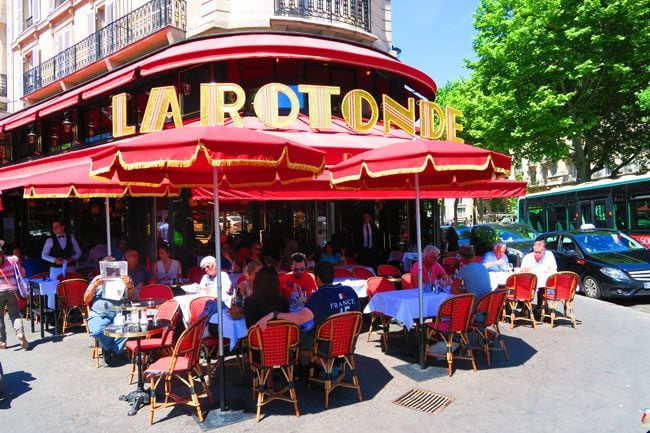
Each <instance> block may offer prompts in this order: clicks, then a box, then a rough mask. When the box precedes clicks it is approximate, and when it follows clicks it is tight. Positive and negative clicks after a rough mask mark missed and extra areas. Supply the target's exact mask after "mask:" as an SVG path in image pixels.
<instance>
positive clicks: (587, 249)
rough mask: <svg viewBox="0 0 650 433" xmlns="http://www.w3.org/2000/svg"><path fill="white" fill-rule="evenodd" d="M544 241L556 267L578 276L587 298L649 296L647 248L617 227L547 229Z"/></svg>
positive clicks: (649, 267)
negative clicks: (554, 230)
mask: <svg viewBox="0 0 650 433" xmlns="http://www.w3.org/2000/svg"><path fill="white" fill-rule="evenodd" d="M537 239H540V240H543V241H545V242H546V249H547V250H549V251H552V252H553V254H554V255H555V260H556V261H557V266H558V270H560V271H573V272H575V273H576V274H578V275H579V276H580V281H581V283H582V291H583V292H584V294H585V295H587V296H589V297H590V298H616V297H618V298H621V297H630V296H643V295H650V250H648V249H647V248H646V247H645V246H643V245H642V244H640V243H639V242H637V241H636V240H634V239H633V238H632V237H630V236H628V235H626V234H625V233H622V232H620V231H617V230H609V229H581V230H569V231H557V232H549V233H545V234H543V235H541V236H539V237H538V238H537Z"/></svg>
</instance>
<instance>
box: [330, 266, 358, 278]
mask: <svg viewBox="0 0 650 433" xmlns="http://www.w3.org/2000/svg"><path fill="white" fill-rule="evenodd" d="M334 278H354V274H353V273H352V271H351V270H349V269H346V268H334Z"/></svg>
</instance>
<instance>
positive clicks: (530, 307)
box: [525, 301, 537, 329]
mask: <svg viewBox="0 0 650 433" xmlns="http://www.w3.org/2000/svg"><path fill="white" fill-rule="evenodd" d="M525 305H526V308H528V317H530V321H531V322H533V329H537V325H536V324H535V315H534V314H533V304H532V302H531V301H526V302H525Z"/></svg>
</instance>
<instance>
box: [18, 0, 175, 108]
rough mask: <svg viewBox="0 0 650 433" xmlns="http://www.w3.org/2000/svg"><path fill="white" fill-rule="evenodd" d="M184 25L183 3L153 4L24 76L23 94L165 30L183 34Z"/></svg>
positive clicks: (158, 1)
mask: <svg viewBox="0 0 650 433" xmlns="http://www.w3.org/2000/svg"><path fill="white" fill-rule="evenodd" d="M186 22H187V13H186V4H185V0H152V1H150V2H149V3H147V4H145V5H143V6H141V7H139V8H138V9H136V10H134V11H133V12H131V13H129V14H128V15H125V16H123V17H121V18H119V19H117V20H115V21H113V22H112V23H110V24H108V25H107V26H106V27H104V28H102V29H101V30H99V31H97V32H95V33H93V34H92V35H90V36H88V37H87V38H86V39H83V40H82V41H80V42H79V43H77V44H75V45H73V46H71V47H70V48H68V49H66V50H65V51H61V52H60V53H58V54H57V55H56V56H54V57H52V58H50V59H48V60H46V61H44V62H42V63H41V64H40V65H38V66H36V67H35V68H32V69H30V70H29V71H27V72H25V73H24V74H23V94H24V95H28V94H30V93H32V92H34V91H35V90H38V89H40V88H42V87H44V86H47V85H48V84H50V83H53V82H55V81H58V80H61V79H62V78H64V77H66V76H68V75H70V74H72V73H74V72H76V71H78V70H80V69H82V68H84V67H86V66H88V65H90V64H92V63H95V62H97V61H99V60H101V59H103V58H105V57H108V56H109V55H111V54H112V53H115V52H117V51H119V50H120V49H122V48H124V47H126V46H128V45H130V44H133V43H134V42H136V41H138V40H141V39H144V38H146V37H147V36H149V35H150V34H152V33H154V32H156V31H158V30H160V29H162V28H164V27H167V26H171V27H175V28H178V29H180V30H183V31H185V27H186Z"/></svg>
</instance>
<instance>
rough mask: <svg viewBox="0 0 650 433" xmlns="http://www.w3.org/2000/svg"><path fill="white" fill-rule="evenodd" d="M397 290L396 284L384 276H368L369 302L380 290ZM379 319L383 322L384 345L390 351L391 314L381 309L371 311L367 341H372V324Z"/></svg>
mask: <svg viewBox="0 0 650 433" xmlns="http://www.w3.org/2000/svg"><path fill="white" fill-rule="evenodd" d="M393 290H395V286H394V285H393V284H392V283H391V282H390V281H388V280H387V279H386V278H384V277H372V278H368V286H367V288H366V293H367V295H368V302H370V300H371V299H372V298H373V297H374V296H375V294H377V293H380V292H391V291H393ZM376 319H379V323H380V324H381V329H382V335H381V340H382V343H383V345H384V349H385V350H386V351H388V337H389V334H390V332H389V330H390V321H391V319H392V317H391V316H389V315H386V314H384V313H382V312H379V311H374V312H372V313H370V326H369V327H368V338H367V339H366V342H369V341H370V335H371V334H372V325H373V324H374V323H375V320H376Z"/></svg>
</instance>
